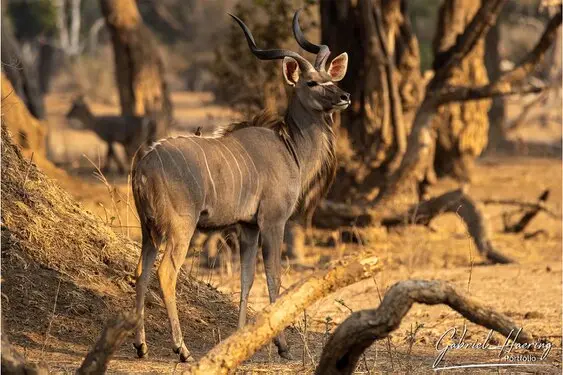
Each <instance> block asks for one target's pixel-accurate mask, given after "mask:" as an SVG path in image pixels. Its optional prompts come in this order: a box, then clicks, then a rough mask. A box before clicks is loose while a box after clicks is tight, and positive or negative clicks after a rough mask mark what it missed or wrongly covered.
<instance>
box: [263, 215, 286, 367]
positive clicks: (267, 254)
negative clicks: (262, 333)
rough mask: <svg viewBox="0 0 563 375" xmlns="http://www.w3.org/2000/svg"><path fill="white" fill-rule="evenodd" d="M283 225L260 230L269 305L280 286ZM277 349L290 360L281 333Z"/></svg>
mask: <svg viewBox="0 0 563 375" xmlns="http://www.w3.org/2000/svg"><path fill="white" fill-rule="evenodd" d="M283 232H284V224H281V225H275V226H272V227H267V228H261V229H260V235H261V237H262V257H263V258H264V270H265V272H266V283H267V284H268V292H269V294H270V303H274V302H275V301H276V299H277V298H278V294H279V292H280V286H281V246H282V242H283ZM274 343H275V344H276V346H277V347H278V353H279V355H280V356H281V357H282V358H286V359H291V353H290V352H289V347H288V345H287V341H286V339H285V333H284V332H283V331H282V332H281V333H280V334H279V336H278V337H276V338H275V339H274Z"/></svg>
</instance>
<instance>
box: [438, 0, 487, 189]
mask: <svg viewBox="0 0 563 375" xmlns="http://www.w3.org/2000/svg"><path fill="white" fill-rule="evenodd" d="M480 6H481V1H476V0H446V1H444V2H443V4H442V6H441V8H440V13H439V16H438V27H437V30H436V38H435V39H434V53H435V61H434V71H436V70H438V69H439V68H440V66H441V64H442V63H443V61H442V60H443V59H441V58H440V57H441V55H442V54H443V53H444V52H446V51H447V50H448V49H449V48H450V47H452V46H453V45H454V44H455V43H456V39H457V37H458V35H460V34H462V33H463V31H464V30H465V28H466V26H467V25H468V24H469V22H470V21H471V19H472V18H473V16H474V15H475V13H477V10H478V9H479V8H480ZM484 56H485V40H484V38H482V39H480V40H479V41H478V42H477V44H476V45H475V47H474V48H473V49H472V51H471V52H470V53H469V54H468V55H467V56H466V58H465V59H463V61H462V62H461V64H460V65H459V66H458V67H456V68H455V69H454V71H453V72H452V74H451V75H450V77H449V78H448V81H447V84H449V85H452V86H483V85H486V84H487V83H489V79H488V77H487V71H486V68H485V64H484ZM489 107H490V100H479V101H470V102H464V103H461V102H456V103H451V104H448V105H443V106H441V107H440V109H439V110H438V113H437V116H436V117H435V118H434V124H435V126H434V128H435V129H436V135H437V138H436V153H435V159H434V168H435V170H436V174H437V175H438V176H439V177H440V176H446V175H449V176H452V177H455V178H458V179H461V180H464V181H469V180H471V176H472V169H473V163H474V160H475V158H476V157H477V156H479V155H480V154H481V152H482V151H483V149H484V148H485V146H486V145H487V135H488V130H489V119H488V117H487V112H488V110H489Z"/></svg>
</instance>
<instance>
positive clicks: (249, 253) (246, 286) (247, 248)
mask: <svg viewBox="0 0 563 375" xmlns="http://www.w3.org/2000/svg"><path fill="white" fill-rule="evenodd" d="M258 237H259V231H258V227H256V226H254V225H244V226H242V228H241V233H240V305H239V319H238V326H239V328H242V327H244V326H245V324H246V311H247V305H248V294H249V293H250V289H251V288H252V284H253V283H254V275H255V274H256V255H257V253H258Z"/></svg>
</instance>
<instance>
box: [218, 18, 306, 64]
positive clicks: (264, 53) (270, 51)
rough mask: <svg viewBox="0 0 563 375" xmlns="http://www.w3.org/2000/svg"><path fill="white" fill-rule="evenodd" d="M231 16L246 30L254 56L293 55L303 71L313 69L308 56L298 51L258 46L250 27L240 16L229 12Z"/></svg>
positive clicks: (269, 57)
mask: <svg viewBox="0 0 563 375" xmlns="http://www.w3.org/2000/svg"><path fill="white" fill-rule="evenodd" d="M229 16H231V17H233V19H234V20H235V21H237V23H238V24H239V26H240V27H241V29H242V31H243V32H244V36H245V37H246V41H247V42H248V47H250V50H251V51H252V53H253V54H254V56H256V57H258V58H259V59H260V60H278V59H283V58H284V57H293V58H294V59H295V60H296V61H297V63H298V64H299V68H301V70H302V71H310V70H313V69H314V68H313V65H311V63H310V62H309V61H307V59H306V58H304V57H303V56H301V55H299V54H298V53H296V52H293V51H289V50H286V49H260V48H258V47H257V46H256V42H255V41H254V37H253V36H252V33H251V32H250V30H249V29H248V27H247V26H246V25H245V24H244V22H242V20H241V19H240V18H238V17H237V16H234V15H232V14H230V13H229Z"/></svg>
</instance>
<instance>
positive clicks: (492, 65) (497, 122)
mask: <svg viewBox="0 0 563 375" xmlns="http://www.w3.org/2000/svg"><path fill="white" fill-rule="evenodd" d="M500 38H501V35H500V25H499V23H498V22H497V23H496V24H495V25H494V26H493V27H492V28H491V29H490V30H489V33H488V34H487V36H486V37H485V51H486V54H485V66H486V68H487V74H488V77H489V81H491V82H494V81H496V80H497V79H498V78H499V77H500V75H501V73H502V72H501V69H500V63H501V59H502V57H501V55H500ZM504 100H505V99H504V98H503V97H496V98H493V99H492V103H491V109H490V110H489V135H488V139H489V141H488V143H487V150H488V151H495V150H497V149H499V148H500V147H502V146H503V144H504V143H505V142H506V132H505V128H504V127H505V125H506V124H505V118H506V113H505V104H504Z"/></svg>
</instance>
